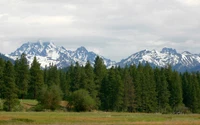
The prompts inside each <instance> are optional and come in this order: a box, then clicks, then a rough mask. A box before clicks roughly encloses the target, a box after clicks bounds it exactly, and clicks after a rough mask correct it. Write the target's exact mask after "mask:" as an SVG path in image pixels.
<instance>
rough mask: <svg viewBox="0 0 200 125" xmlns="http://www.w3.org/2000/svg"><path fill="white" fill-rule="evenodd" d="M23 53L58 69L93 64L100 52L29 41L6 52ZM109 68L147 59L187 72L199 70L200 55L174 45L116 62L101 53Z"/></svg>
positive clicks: (16, 55) (29, 58) (17, 56)
mask: <svg viewBox="0 0 200 125" xmlns="http://www.w3.org/2000/svg"><path fill="white" fill-rule="evenodd" d="M22 53H25V54H26V55H27V59H28V62H29V64H31V62H32V61H33V58H34V57H35V56H36V57H37V60H38V61H39V62H40V63H41V67H43V68H44V67H45V66H48V65H49V64H54V65H57V66H58V67H59V68H63V67H67V66H70V65H71V64H75V63H76V62H78V63H79V64H80V65H83V66H84V65H85V64H86V62H87V61H90V63H91V64H94V60H95V58H96V56H97V55H98V54H96V53H94V52H89V51H88V50H87V49H86V48H85V47H83V46H82V47H80V48H77V50H75V51H71V50H67V49H65V48H64V47H62V46H61V47H58V46H56V45H55V44H54V43H52V42H40V41H39V42H35V43H31V42H27V43H24V44H23V45H22V46H21V47H19V48H18V49H17V50H16V51H14V52H12V53H10V54H7V55H6V56H8V57H10V58H11V59H14V60H15V59H16V58H19V57H20V55H21V54H22ZM99 56H100V55H99ZM100 57H101V58H102V59H103V61H104V64H105V65H106V66H107V68H110V67H112V66H120V67H125V66H130V65H134V64H135V65H138V64H139V63H142V64H145V63H146V62H148V63H149V64H150V65H151V66H153V67H165V66H167V65H171V66H172V68H173V69H174V70H177V71H180V72H184V71H186V70H187V71H199V70H200V54H192V53H190V52H188V51H184V52H182V53H178V52H177V51H176V50H175V49H172V48H163V49H162V50H161V51H157V50H142V51H139V52H137V53H134V54H132V55H131V56H129V57H128V58H126V59H122V60H121V61H120V62H115V61H112V60H110V59H107V58H105V57H103V56H100Z"/></svg>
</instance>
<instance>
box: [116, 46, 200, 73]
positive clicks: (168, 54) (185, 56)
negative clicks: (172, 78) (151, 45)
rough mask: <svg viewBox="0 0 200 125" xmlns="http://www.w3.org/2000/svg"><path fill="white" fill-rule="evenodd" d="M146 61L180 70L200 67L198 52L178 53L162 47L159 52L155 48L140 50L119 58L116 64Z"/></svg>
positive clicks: (196, 69) (156, 65)
mask: <svg viewBox="0 0 200 125" xmlns="http://www.w3.org/2000/svg"><path fill="white" fill-rule="evenodd" d="M146 62H148V63H149V64H150V65H151V66H154V67H165V66H167V65H171V66H172V68H173V69H175V70H177V71H180V72H184V71H198V70H199V69H200V68H199V67H200V55H199V54H191V53H190V52H188V51H184V52H183V53H178V52H177V51H176V50H175V49H172V48H163V49H162V50H161V51H160V52H159V51H157V50H151V51H150V50H142V51H140V52H137V53H135V54H133V55H131V56H129V57H128V58H126V59H123V60H121V61H120V62H119V63H117V65H118V66H121V67H124V66H126V65H128V66H130V65H133V64H135V65H138V64H139V63H143V64H144V63H146Z"/></svg>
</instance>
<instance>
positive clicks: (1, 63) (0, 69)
mask: <svg viewBox="0 0 200 125" xmlns="http://www.w3.org/2000/svg"><path fill="white" fill-rule="evenodd" d="M4 65H5V62H4V60H3V59H2V58H0V98H3V91H4V88H5V86H4V84H3V70H4Z"/></svg>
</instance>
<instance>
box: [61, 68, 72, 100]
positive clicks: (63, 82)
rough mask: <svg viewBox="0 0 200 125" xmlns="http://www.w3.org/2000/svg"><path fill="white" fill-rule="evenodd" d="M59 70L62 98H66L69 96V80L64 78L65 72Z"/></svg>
mask: <svg viewBox="0 0 200 125" xmlns="http://www.w3.org/2000/svg"><path fill="white" fill-rule="evenodd" d="M59 72H60V75H59V76H60V88H61V90H62V93H63V99H65V100H66V99H67V98H68V96H69V93H70V92H69V89H70V88H69V82H68V81H67V78H66V72H63V71H62V70H60V71H59Z"/></svg>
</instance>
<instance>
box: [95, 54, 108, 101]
mask: <svg viewBox="0 0 200 125" xmlns="http://www.w3.org/2000/svg"><path fill="white" fill-rule="evenodd" d="M94 74H95V77H94V82H95V85H96V91H97V92H98V94H97V97H98V98H100V96H101V93H100V90H101V87H102V82H103V79H104V78H105V76H106V74H107V70H106V66H105V65H104V62H103V59H102V58H100V57H99V56H97V57H96V59H95V63H94ZM100 103H101V102H97V105H100Z"/></svg>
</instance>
